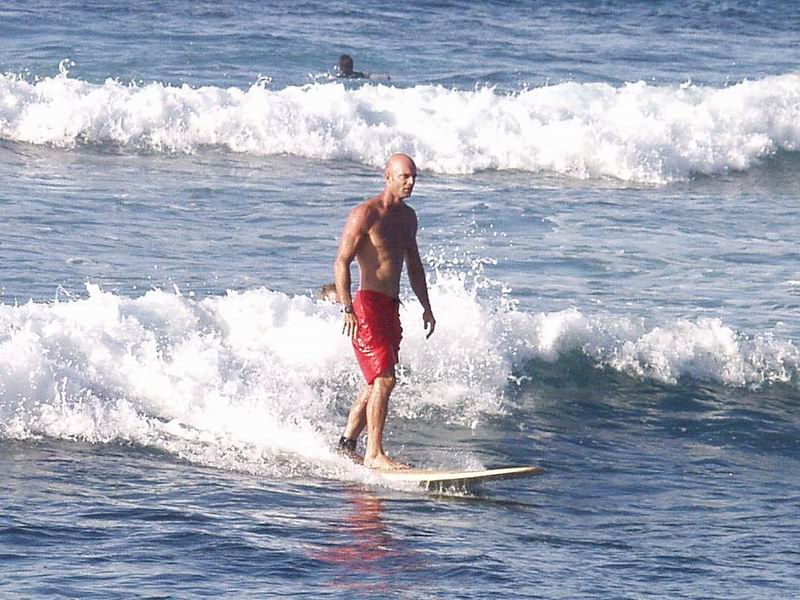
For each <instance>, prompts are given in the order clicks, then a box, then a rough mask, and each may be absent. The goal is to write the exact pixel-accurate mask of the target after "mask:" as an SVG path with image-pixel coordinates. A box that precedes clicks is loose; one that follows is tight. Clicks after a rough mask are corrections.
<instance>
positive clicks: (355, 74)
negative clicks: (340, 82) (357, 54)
mask: <svg viewBox="0 0 800 600" xmlns="http://www.w3.org/2000/svg"><path fill="white" fill-rule="evenodd" d="M339 77H345V78H347V79H368V78H369V75H367V74H366V73H363V72H361V71H354V70H353V57H352V56H350V55H349V54H342V55H341V56H340V57H339Z"/></svg>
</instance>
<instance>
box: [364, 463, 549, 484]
mask: <svg viewBox="0 0 800 600" xmlns="http://www.w3.org/2000/svg"><path fill="white" fill-rule="evenodd" d="M373 472H374V473H376V474H377V475H378V476H379V477H381V478H382V479H385V480H386V481H394V482H400V483H418V484H419V485H421V486H422V487H424V488H427V489H445V488H464V489H470V488H473V487H476V486H478V485H480V484H482V483H486V482H488V481H497V480H500V479H515V478H517V477H530V476H532V475H539V474H540V473H543V472H544V469H543V468H541V467H534V466H530V465H529V466H523V467H501V468H498V469H486V470H483V471H448V470H443V469H398V470H397V471H381V470H377V469H376V470H375V471H373Z"/></svg>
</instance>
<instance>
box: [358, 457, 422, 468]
mask: <svg viewBox="0 0 800 600" xmlns="http://www.w3.org/2000/svg"><path fill="white" fill-rule="evenodd" d="M364 466H365V467H369V468H370V469H379V470H381V471H398V470H400V469H410V468H411V465H407V464H405V463H401V462H397V461H396V460H392V459H391V458H389V457H388V456H386V455H385V454H378V455H377V456H373V457H371V458H367V457H366V456H365V457H364Z"/></svg>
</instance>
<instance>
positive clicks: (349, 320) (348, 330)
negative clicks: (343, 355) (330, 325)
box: [342, 312, 358, 339]
mask: <svg viewBox="0 0 800 600" xmlns="http://www.w3.org/2000/svg"><path fill="white" fill-rule="evenodd" d="M342 333H343V334H344V335H346V336H347V337H349V338H351V339H356V335H357V334H358V319H357V318H356V316H355V315H354V314H353V313H351V312H349V313H348V312H346V313H344V322H343V323H342Z"/></svg>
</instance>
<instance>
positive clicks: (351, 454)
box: [336, 436, 364, 465]
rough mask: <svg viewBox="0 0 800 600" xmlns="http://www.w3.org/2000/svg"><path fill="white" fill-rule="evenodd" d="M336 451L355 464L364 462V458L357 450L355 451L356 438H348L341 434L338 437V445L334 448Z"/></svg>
mask: <svg viewBox="0 0 800 600" xmlns="http://www.w3.org/2000/svg"><path fill="white" fill-rule="evenodd" d="M336 453H337V454H339V455H341V456H344V457H346V458H349V459H350V460H352V461H353V462H354V463H356V464H357V465H363V464H364V458H363V457H362V456H361V455H360V454H359V453H358V452H356V440H350V439H347V438H346V437H344V436H342V437H341V438H340V439H339V445H338V447H337V448H336Z"/></svg>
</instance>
